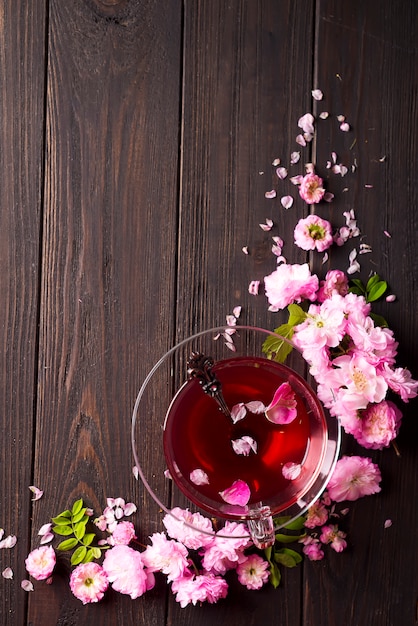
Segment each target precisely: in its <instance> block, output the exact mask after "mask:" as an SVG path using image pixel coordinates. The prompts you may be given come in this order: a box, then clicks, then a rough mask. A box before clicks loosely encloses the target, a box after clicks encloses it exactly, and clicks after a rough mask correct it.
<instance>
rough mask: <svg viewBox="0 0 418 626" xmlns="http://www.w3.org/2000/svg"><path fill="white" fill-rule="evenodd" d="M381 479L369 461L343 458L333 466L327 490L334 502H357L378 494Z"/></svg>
mask: <svg viewBox="0 0 418 626" xmlns="http://www.w3.org/2000/svg"><path fill="white" fill-rule="evenodd" d="M381 479H382V477H381V474H380V470H379V468H378V466H377V465H376V464H375V463H373V461H372V460H371V459H369V458H365V457H361V456H343V457H342V458H341V459H340V460H339V461H338V462H337V465H336V466H335V470H334V472H333V474H332V476H331V478H330V481H329V483H328V487H327V489H328V493H329V496H330V498H331V499H332V500H334V502H342V501H344V500H357V499H358V498H361V497H363V496H368V495H372V494H374V493H379V491H380V485H379V483H380V481H381Z"/></svg>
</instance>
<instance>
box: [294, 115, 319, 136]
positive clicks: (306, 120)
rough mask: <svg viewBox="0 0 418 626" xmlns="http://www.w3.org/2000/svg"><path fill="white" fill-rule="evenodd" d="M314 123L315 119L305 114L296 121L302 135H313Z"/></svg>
mask: <svg viewBox="0 0 418 626" xmlns="http://www.w3.org/2000/svg"><path fill="white" fill-rule="evenodd" d="M314 121H315V118H314V116H313V115H312V114H311V113H305V115H302V117H300V118H299V119H298V126H299V128H301V129H302V130H303V132H304V133H311V134H313V132H314Z"/></svg>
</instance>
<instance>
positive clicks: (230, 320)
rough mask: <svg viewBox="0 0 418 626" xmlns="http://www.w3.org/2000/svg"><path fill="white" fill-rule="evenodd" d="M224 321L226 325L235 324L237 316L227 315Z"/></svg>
mask: <svg viewBox="0 0 418 626" xmlns="http://www.w3.org/2000/svg"><path fill="white" fill-rule="evenodd" d="M226 323H227V325H228V326H235V325H236V323H237V318H236V317H235V315H227V316H226Z"/></svg>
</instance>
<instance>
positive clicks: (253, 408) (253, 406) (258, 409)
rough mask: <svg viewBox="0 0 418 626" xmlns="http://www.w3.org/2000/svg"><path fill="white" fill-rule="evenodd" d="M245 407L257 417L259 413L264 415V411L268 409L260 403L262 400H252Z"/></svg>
mask: <svg viewBox="0 0 418 626" xmlns="http://www.w3.org/2000/svg"><path fill="white" fill-rule="evenodd" d="M245 406H246V407H247V409H248V410H249V411H250V413H255V414H256V415H258V414H259V413H264V411H265V410H266V407H265V406H264V404H263V403H262V402H260V400H252V401H251V402H247V403H246V404H245Z"/></svg>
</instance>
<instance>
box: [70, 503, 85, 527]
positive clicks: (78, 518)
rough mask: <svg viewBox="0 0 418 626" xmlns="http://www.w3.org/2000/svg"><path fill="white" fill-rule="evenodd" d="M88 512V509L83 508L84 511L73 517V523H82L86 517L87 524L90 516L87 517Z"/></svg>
mask: <svg viewBox="0 0 418 626" xmlns="http://www.w3.org/2000/svg"><path fill="white" fill-rule="evenodd" d="M86 510H87V509H86V508H85V507H83V508H82V509H81V510H80V511H79V512H78V513H76V514H75V515H73V520H72V521H73V524H77V523H78V522H81V521H82V519H83V517H85V518H86V522H87V520H88V516H87V515H85V512H86Z"/></svg>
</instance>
